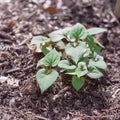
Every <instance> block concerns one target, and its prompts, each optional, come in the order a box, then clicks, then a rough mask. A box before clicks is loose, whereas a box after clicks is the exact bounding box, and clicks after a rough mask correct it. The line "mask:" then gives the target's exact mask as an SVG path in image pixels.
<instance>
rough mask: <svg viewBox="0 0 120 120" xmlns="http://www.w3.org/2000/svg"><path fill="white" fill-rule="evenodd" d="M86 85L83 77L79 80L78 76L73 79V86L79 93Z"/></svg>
mask: <svg viewBox="0 0 120 120" xmlns="http://www.w3.org/2000/svg"><path fill="white" fill-rule="evenodd" d="M84 83H85V79H84V78H83V77H81V78H79V77H77V76H73V77H72V85H73V87H74V88H75V89H76V90H77V91H78V90H79V89H81V88H82V86H83V85H84Z"/></svg>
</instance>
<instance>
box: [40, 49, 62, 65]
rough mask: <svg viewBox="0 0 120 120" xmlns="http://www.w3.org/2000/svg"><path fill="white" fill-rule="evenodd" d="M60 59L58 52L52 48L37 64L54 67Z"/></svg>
mask: <svg viewBox="0 0 120 120" xmlns="http://www.w3.org/2000/svg"><path fill="white" fill-rule="evenodd" d="M59 61H60V54H59V53H58V52H57V51H56V50H55V49H53V50H52V51H50V52H49V53H48V54H47V55H46V56H45V57H44V58H42V59H41V60H40V61H39V62H38V63H39V64H38V66H39V65H45V66H52V67H55V66H57V65H58V63H59Z"/></svg>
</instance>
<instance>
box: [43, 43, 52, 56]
mask: <svg viewBox="0 0 120 120" xmlns="http://www.w3.org/2000/svg"><path fill="white" fill-rule="evenodd" d="M51 50H52V45H51V44H50V45H49V46H46V45H43V46H42V52H43V54H44V55H46V54H48V53H49V52H50V51H51Z"/></svg>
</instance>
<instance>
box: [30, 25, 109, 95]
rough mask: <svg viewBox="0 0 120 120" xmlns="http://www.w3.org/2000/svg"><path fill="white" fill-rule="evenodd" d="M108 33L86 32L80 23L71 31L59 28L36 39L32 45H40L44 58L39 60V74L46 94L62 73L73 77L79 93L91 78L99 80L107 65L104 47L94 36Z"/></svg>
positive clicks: (91, 30)
mask: <svg viewBox="0 0 120 120" xmlns="http://www.w3.org/2000/svg"><path fill="white" fill-rule="evenodd" d="M104 31H106V29H103V28H90V29H86V28H85V27H84V26H83V25H82V24H80V23H77V24H75V25H74V26H72V27H71V28H65V29H60V30H57V31H54V32H52V33H50V34H49V35H48V37H45V36H36V37H34V38H33V39H32V41H31V44H40V48H41V52H42V54H43V55H44V57H43V58H41V59H40V60H39V61H38V64H37V66H38V67H40V70H39V71H38V72H37V74H36V78H37V82H38V85H39V87H40V89H41V92H42V93H43V92H44V91H45V90H47V89H48V88H49V87H50V86H51V85H52V84H53V83H54V82H55V81H56V80H57V79H58V76H59V75H60V73H63V74H65V75H71V83H72V85H73V87H74V88H75V89H76V90H77V91H78V90H79V89H80V88H82V86H83V85H84V83H85V79H87V78H88V77H90V78H92V79H98V78H100V77H102V76H103V73H102V70H106V69H107V66H106V63H105V62H104V59H103V57H102V56H101V48H102V47H103V46H102V45H101V44H100V43H99V42H98V41H97V40H96V39H95V38H93V37H92V35H95V34H97V33H101V32H104Z"/></svg>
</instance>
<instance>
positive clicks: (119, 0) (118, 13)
mask: <svg viewBox="0 0 120 120" xmlns="http://www.w3.org/2000/svg"><path fill="white" fill-rule="evenodd" d="M114 13H115V16H116V17H117V18H120V0H117V1H116V5H115V10H114Z"/></svg>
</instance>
